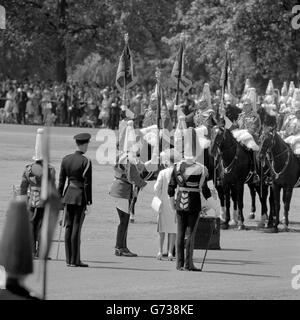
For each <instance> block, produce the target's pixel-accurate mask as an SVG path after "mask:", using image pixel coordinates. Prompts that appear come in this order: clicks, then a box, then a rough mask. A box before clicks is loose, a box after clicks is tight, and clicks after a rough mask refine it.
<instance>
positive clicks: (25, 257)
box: [0, 200, 33, 276]
mask: <svg viewBox="0 0 300 320" xmlns="http://www.w3.org/2000/svg"><path fill="white" fill-rule="evenodd" d="M32 245H33V239H32V234H31V226H30V222H29V213H28V211H27V203H26V201H25V200H13V201H12V202H11V203H10V206H9V208H8V211H7V218H6V222H5V226H4V230H3V233H2V239H1V242H0V265H2V266H3V267H4V268H5V270H6V272H9V273H11V274H13V275H20V276H24V275H28V274H31V273H32V272H33V258H32Z"/></svg>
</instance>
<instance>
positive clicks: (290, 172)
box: [259, 127, 300, 233]
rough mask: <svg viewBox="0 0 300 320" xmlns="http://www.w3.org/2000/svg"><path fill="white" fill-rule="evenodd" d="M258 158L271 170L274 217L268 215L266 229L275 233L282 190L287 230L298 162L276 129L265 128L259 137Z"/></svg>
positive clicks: (297, 177)
mask: <svg viewBox="0 0 300 320" xmlns="http://www.w3.org/2000/svg"><path fill="white" fill-rule="evenodd" d="M260 140H261V143H260V145H261V146H260V150H259V157H260V158H261V159H262V160H263V161H266V162H267V163H268V164H269V166H270V170H271V176H272V191H273V196H274V215H275V217H273V214H270V217H269V222H268V227H269V230H270V232H273V233H277V232H278V225H279V214H280V193H281V189H283V198H282V200H283V203H284V219H283V226H284V230H288V225H289V218H288V215H289V210H290V202H291V199H292V195H293V189H294V187H296V186H297V185H298V184H299V180H300V179H299V178H300V161H299V159H297V157H296V156H295V155H294V153H293V151H292V149H291V147H290V146H289V145H288V144H287V143H286V142H285V141H284V140H283V139H282V138H281V137H280V135H279V134H278V133H277V132H276V129H274V128H271V127H265V129H264V130H263V133H262V135H261V138H260Z"/></svg>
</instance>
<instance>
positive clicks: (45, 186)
mask: <svg viewBox="0 0 300 320" xmlns="http://www.w3.org/2000/svg"><path fill="white" fill-rule="evenodd" d="M43 138H44V139H43V140H44V141H43V142H44V143H43V178H42V186H41V199H42V200H43V201H45V202H46V204H45V212H44V221H43V223H44V224H45V225H44V226H43V227H44V230H46V232H47V235H48V227H49V215H50V204H49V169H48V168H49V128H48V127H45V130H44V135H43ZM43 235H44V236H45V233H43ZM43 241H45V242H46V241H47V240H46V239H43ZM44 254H45V252H44ZM42 259H43V260H42V261H43V293H42V299H43V300H46V293H47V257H46V256H42Z"/></svg>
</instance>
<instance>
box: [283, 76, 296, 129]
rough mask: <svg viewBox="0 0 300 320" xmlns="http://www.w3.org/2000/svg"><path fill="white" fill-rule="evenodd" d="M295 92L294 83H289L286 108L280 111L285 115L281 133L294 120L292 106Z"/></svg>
mask: <svg viewBox="0 0 300 320" xmlns="http://www.w3.org/2000/svg"><path fill="white" fill-rule="evenodd" d="M294 91H295V85H294V82H293V81H291V82H290V85H289V91H288V97H287V101H286V107H285V108H284V109H283V110H282V112H283V113H284V114H285V116H284V119H283V123H282V127H281V129H280V130H281V131H282V132H284V131H285V130H286V128H287V126H288V124H289V122H290V121H291V120H292V119H293V118H294V116H295V115H294V110H293V106H292V101H293V96H294Z"/></svg>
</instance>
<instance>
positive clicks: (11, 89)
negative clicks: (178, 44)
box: [0, 80, 149, 129]
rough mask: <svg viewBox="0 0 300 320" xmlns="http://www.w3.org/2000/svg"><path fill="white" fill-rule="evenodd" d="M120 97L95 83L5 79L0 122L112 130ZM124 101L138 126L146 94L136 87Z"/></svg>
mask: <svg viewBox="0 0 300 320" xmlns="http://www.w3.org/2000/svg"><path fill="white" fill-rule="evenodd" d="M122 98H123V97H122V94H120V93H119V92H118V90H117V89H116V88H114V87H108V86H107V87H100V86H99V85H97V84H95V83H88V82H85V83H83V84H79V83H65V84H59V83H55V82H31V81H22V82H18V81H15V80H6V81H3V82H2V83H1V84H0V122H1V123H15V124H29V125H41V124H47V125H53V126H60V125H68V126H78V127H103V128H110V129H115V128H116V127H117V126H118V123H119V117H120V114H121V110H122V109H121V106H122ZM127 99H128V102H129V105H130V109H131V111H132V112H133V113H134V117H135V121H136V122H137V124H138V125H139V124H140V123H141V122H142V118H143V114H144V113H145V110H146V108H147V106H148V102H149V93H148V92H146V90H145V89H142V88H139V87H137V88H136V89H134V90H128V92H127Z"/></svg>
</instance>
